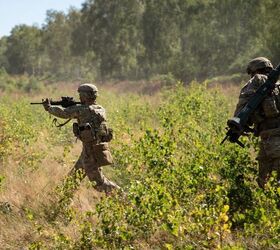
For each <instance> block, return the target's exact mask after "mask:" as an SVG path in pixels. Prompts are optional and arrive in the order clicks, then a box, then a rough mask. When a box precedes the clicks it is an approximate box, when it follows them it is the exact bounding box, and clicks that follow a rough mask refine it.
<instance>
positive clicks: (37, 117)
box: [0, 76, 280, 250]
mask: <svg viewBox="0 0 280 250" xmlns="http://www.w3.org/2000/svg"><path fill="white" fill-rule="evenodd" d="M7 79H8V77H7V76H5V77H2V78H1V77H0V81H1V84H0V86H6V85H5V84H4V82H7ZM8 82H9V87H5V88H2V89H3V92H2V94H1V101H0V114H1V117H0V123H1V126H0V140H1V143H0V160H1V163H0V164H1V165H0V229H1V233H0V249H168V250H170V249H279V248H280V241H279V239H280V237H279V235H280V223H279V221H280V212H279V209H277V207H276V201H277V195H279V194H280V189H279V188H277V186H276V185H275V183H274V180H273V179H271V181H270V183H269V184H268V185H267V188H266V190H261V189H259V188H258V186H257V184H256V176H257V163H256V161H255V155H256V149H257V140H256V139H254V138H245V139H244V143H245V144H246V148H245V149H242V148H239V147H238V146H236V145H232V144H229V143H225V144H224V145H223V146H221V145H220V142H221V140H222V139H223V137H224V135H225V132H226V131H225V124H226V120H227V119H228V118H229V117H230V116H231V114H232V112H233V109H234V103H235V102H236V101H237V96H238V89H239V86H229V85H227V87H221V86H215V84H214V83H211V84H208V85H207V84H206V83H200V84H199V83H195V82H194V83H192V84H191V85H190V86H188V87H183V86H182V85H181V84H179V83H178V84H177V85H176V84H174V86H173V87H168V88H167V87H165V88H160V84H158V85H154V86H149V85H147V84H145V83H141V85H139V86H141V87H139V88H137V87H136V86H135V85H133V83H118V84H116V85H112V84H106V85H102V86H101V85H100V86H99V87H100V89H101V90H100V96H99V98H98V102H99V103H100V104H101V105H102V106H104V107H105V108H106V110H107V115H108V118H109V124H110V126H111V127H112V128H113V129H114V133H115V138H114V140H113V141H112V143H111V150H112V153H113V156H114V161H115V162H114V165H113V166H111V167H105V168H104V172H105V173H106V175H107V176H109V177H110V178H111V179H113V180H115V181H116V182H117V183H118V184H119V185H121V186H122V188H123V189H124V191H125V194H123V193H114V194H113V195H112V196H110V197H106V196H105V195H104V194H101V193H98V192H96V191H95V190H94V189H93V188H92V186H91V184H90V182H89V181H88V180H87V179H85V180H84V181H83V182H82V183H79V180H78V178H77V180H71V181H66V180H65V176H66V175H67V173H68V171H70V169H71V168H72V166H73V164H74V162H75V160H76V159H77V158H78V156H79V154H80V150H81V144H80V142H76V141H75V138H74V137H73V135H72V132H71V131H72V128H71V124H68V125H66V126H65V127H63V128H61V129H57V128H55V127H54V126H52V118H50V117H49V115H48V114H47V113H46V112H45V111H44V110H43V108H42V107H40V106H31V105H29V103H30V101H35V100H37V101H39V100H41V99H42V98H43V97H52V98H53V99H57V98H59V97H60V96H63V95H64V96H66V95H68V96H73V95H74V96H75V97H76V98H77V95H76V92H75V89H76V87H77V84H67V83H63V84H60V85H54V84H52V85H50V86H48V87H45V86H44V85H43V84H42V83H40V82H36V80H34V79H33V80H30V79H26V78H20V79H14V78H12V79H10V78H9V79H8ZM134 84H135V83H134ZM19 86H20V87H19ZM26 86H31V87H26ZM18 89H19V90H18ZM149 93H152V95H151V94H149ZM77 185H79V188H78V189H77V191H76V192H75V193H73V192H72V190H73V189H74V188H75V187H76V186H77Z"/></svg>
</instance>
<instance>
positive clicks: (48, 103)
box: [42, 98, 51, 111]
mask: <svg viewBox="0 0 280 250" xmlns="http://www.w3.org/2000/svg"><path fill="white" fill-rule="evenodd" d="M42 103H43V106H44V109H45V110H46V111H48V110H49V108H50V106H51V100H50V99H49V98H46V99H42Z"/></svg>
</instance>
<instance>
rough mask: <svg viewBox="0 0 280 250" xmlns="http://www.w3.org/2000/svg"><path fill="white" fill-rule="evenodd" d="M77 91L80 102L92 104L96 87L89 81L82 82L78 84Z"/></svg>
mask: <svg viewBox="0 0 280 250" xmlns="http://www.w3.org/2000/svg"><path fill="white" fill-rule="evenodd" d="M78 92H79V95H80V100H81V103H85V104H93V103H95V100H96V98H97V96H98V89H97V87H96V86H95V85H93V84H91V83H83V84H81V85H80V86H79V88H78Z"/></svg>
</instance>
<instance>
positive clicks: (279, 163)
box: [271, 158, 280, 186]
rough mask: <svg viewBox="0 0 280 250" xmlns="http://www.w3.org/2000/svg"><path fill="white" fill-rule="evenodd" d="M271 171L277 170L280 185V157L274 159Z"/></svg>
mask: <svg viewBox="0 0 280 250" xmlns="http://www.w3.org/2000/svg"><path fill="white" fill-rule="evenodd" d="M271 171H275V172H276V174H277V181H278V185H279V186H280V158H278V159H275V160H274V161H273V165H272V169H271Z"/></svg>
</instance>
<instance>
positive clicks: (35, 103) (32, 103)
mask: <svg viewBox="0 0 280 250" xmlns="http://www.w3.org/2000/svg"><path fill="white" fill-rule="evenodd" d="M30 104H31V105H37V104H43V103H42V102H31V103H30Z"/></svg>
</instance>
